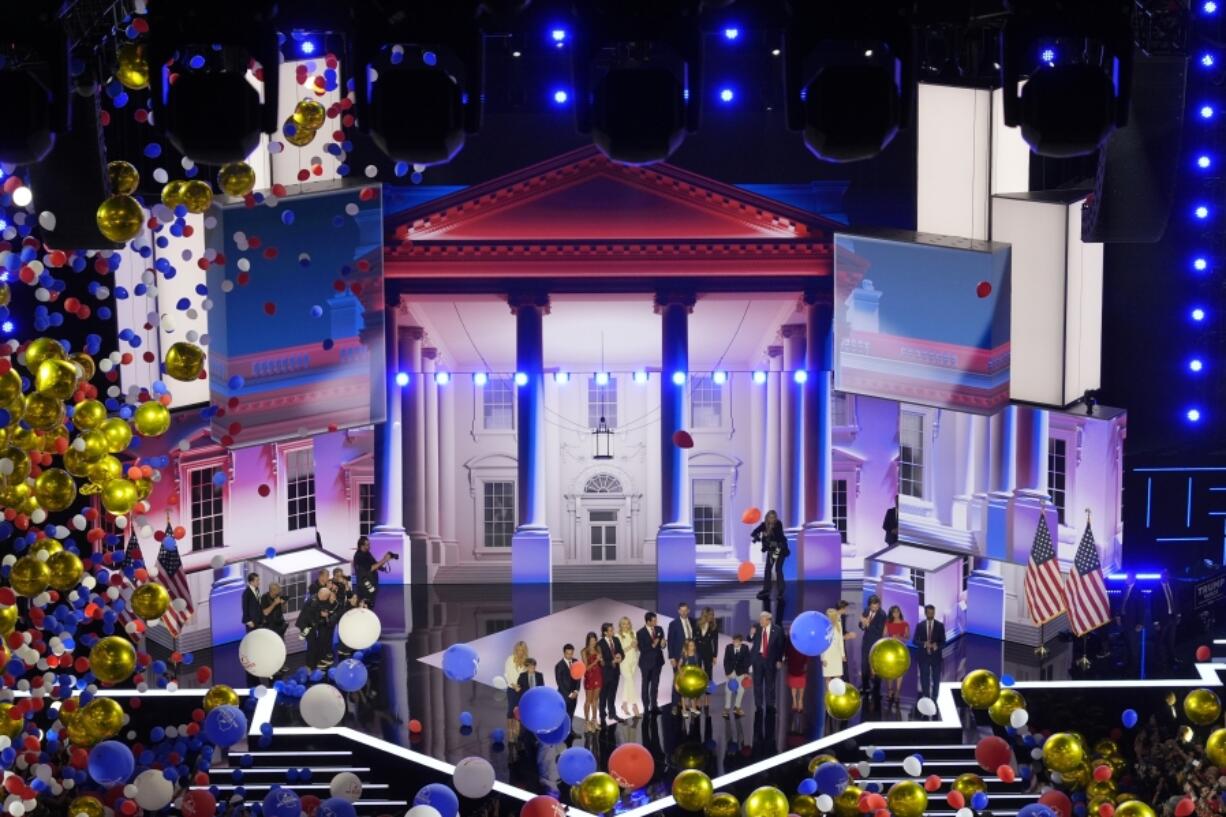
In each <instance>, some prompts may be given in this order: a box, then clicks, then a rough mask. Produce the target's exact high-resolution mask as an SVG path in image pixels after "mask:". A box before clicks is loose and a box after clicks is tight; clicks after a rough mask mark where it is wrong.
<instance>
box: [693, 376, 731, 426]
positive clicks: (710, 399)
mask: <svg viewBox="0 0 1226 817" xmlns="http://www.w3.org/2000/svg"><path fill="white" fill-rule="evenodd" d="M723 422H724V387H723V386H722V385H720V384H719V383H716V382H715V380H714V379H713V378H712V377H710V376H699V377H695V378H694V385H693V388H691V389H690V426H691V427H692V428H719V427H720V426H721V425H723Z"/></svg>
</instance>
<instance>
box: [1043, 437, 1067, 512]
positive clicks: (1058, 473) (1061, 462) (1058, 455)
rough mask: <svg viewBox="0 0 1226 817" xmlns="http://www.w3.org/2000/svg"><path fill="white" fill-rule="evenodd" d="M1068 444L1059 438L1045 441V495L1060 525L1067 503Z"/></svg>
mask: <svg viewBox="0 0 1226 817" xmlns="http://www.w3.org/2000/svg"><path fill="white" fill-rule="evenodd" d="M1067 457H1068V443H1067V441H1066V440H1064V439H1062V438H1060V437H1051V438H1049V439H1048V441H1047V494H1048V496H1049V497H1050V498H1051V504H1053V505H1055V506H1056V512H1057V513H1058V514H1059V515H1060V524H1061V525H1063V524H1064V509H1065V505H1066V504H1067V503H1068V458H1067Z"/></svg>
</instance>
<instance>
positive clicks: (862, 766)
mask: <svg viewBox="0 0 1226 817" xmlns="http://www.w3.org/2000/svg"><path fill="white" fill-rule="evenodd" d="M872 770H873V767H872V766H871V765H869V763H868V762H867V761H864V760H861V761H860V762H859V763H857V764H856V771H858V772H859V773H860V777H861V778H865V777H868V773H869V772H871V771H872Z"/></svg>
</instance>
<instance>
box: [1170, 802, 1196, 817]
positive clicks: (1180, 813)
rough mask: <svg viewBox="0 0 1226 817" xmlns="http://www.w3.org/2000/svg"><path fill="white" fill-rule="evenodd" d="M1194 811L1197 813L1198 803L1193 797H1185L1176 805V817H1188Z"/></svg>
mask: <svg viewBox="0 0 1226 817" xmlns="http://www.w3.org/2000/svg"><path fill="white" fill-rule="evenodd" d="M1194 811H1196V801H1194V800H1193V799H1192V798H1191V797H1185V798H1183V799H1182V800H1180V801H1179V802H1178V803H1176V804H1175V817H1188V815H1189V814H1191V813H1192V812H1194Z"/></svg>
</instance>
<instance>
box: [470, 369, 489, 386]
mask: <svg viewBox="0 0 1226 817" xmlns="http://www.w3.org/2000/svg"><path fill="white" fill-rule="evenodd" d="M489 382H490V376H489V375H488V374H486V373H485V372H473V385H474V386H484V385H485V384H486V383H489Z"/></svg>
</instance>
